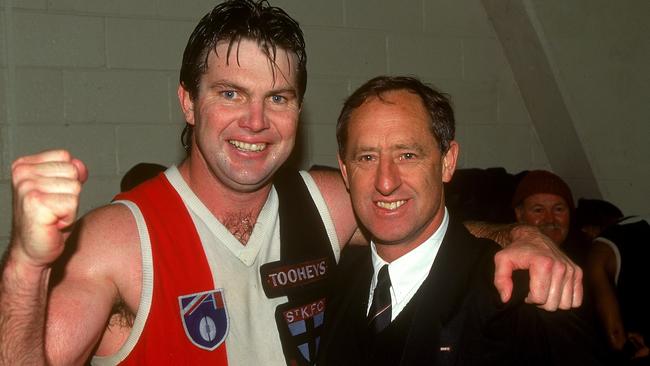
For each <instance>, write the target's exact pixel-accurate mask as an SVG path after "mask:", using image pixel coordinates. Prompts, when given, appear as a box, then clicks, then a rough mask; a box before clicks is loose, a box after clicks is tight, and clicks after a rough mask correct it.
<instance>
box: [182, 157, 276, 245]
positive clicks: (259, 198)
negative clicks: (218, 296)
mask: <svg viewBox="0 0 650 366" xmlns="http://www.w3.org/2000/svg"><path fill="white" fill-rule="evenodd" d="M202 165H204V164H201V163H199V164H193V163H192V162H191V161H190V159H186V160H185V161H184V162H183V163H182V164H181V165H180V166H179V167H178V170H179V171H180V173H181V176H182V177H183V179H184V180H185V181H186V182H187V184H188V186H189V187H190V188H191V189H192V191H193V192H194V194H196V196H197V197H198V198H199V199H200V200H201V202H202V203H203V204H204V205H205V206H206V207H207V208H208V210H210V212H211V213H212V214H213V215H214V216H215V217H216V218H217V220H219V222H221V223H222V224H223V225H224V226H225V227H226V228H227V229H228V230H229V231H230V232H231V233H232V234H233V236H234V237H235V238H237V240H239V241H240V242H241V243H242V244H244V245H246V243H247V242H248V239H249V238H250V235H251V234H252V232H253V228H254V226H255V223H256V222H257V217H258V216H259V214H260V211H262V207H264V204H265V203H266V200H267V198H268V195H269V192H270V191H271V183H269V184H267V185H265V186H263V187H261V188H260V189H257V190H255V191H250V192H240V191H237V190H235V189H232V188H230V187H228V186H226V185H225V184H223V182H221V181H220V180H219V179H218V178H217V177H215V176H214V175H213V174H212V173H211V172H210V171H209V170H208V169H207V167H205V166H202Z"/></svg>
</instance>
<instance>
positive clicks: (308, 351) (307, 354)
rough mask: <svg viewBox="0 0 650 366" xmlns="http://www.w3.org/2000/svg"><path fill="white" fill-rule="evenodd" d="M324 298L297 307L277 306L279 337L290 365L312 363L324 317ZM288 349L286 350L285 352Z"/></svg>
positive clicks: (316, 351)
mask: <svg viewBox="0 0 650 366" xmlns="http://www.w3.org/2000/svg"><path fill="white" fill-rule="evenodd" d="M325 303H326V300H325V298H322V299H318V300H316V301H314V302H310V303H307V304H304V305H301V306H298V307H294V308H291V307H288V306H287V305H289V304H285V306H283V307H278V312H277V313H276V316H277V317H278V318H279V319H277V320H278V321H279V323H280V324H283V325H284V326H281V327H280V338H281V339H282V344H283V346H285V347H286V346H288V347H286V348H285V357H286V358H287V360H288V361H289V364H290V365H313V363H314V362H315V355H316V354H317V353H318V346H319V344H320V337H321V334H322V331H323V323H324V318H325ZM287 351H288V352H287Z"/></svg>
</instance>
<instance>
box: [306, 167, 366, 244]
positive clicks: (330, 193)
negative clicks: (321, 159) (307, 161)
mask: <svg viewBox="0 0 650 366" xmlns="http://www.w3.org/2000/svg"><path fill="white" fill-rule="evenodd" d="M309 174H310V175H311V176H312V178H313V179H314V182H315V183H316V185H317V186H318V189H319V190H320V192H321V194H322V195H323V199H325V203H326V204H327V208H328V210H329V212H330V216H331V217H332V220H334V227H335V228H336V234H337V236H338V239H339V243H340V245H341V247H344V246H345V245H346V244H347V243H348V242H349V241H350V238H352V235H353V234H354V233H355V232H356V230H357V222H356V220H355V218H354V214H353V212H352V203H351V202H350V195H349V194H348V191H347V188H346V187H345V182H344V181H343V178H342V177H341V173H340V172H339V171H338V170H336V169H312V170H310V171H309Z"/></svg>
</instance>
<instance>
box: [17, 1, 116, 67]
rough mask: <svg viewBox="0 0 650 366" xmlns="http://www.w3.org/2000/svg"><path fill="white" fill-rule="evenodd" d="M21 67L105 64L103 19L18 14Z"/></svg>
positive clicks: (30, 13)
mask: <svg viewBox="0 0 650 366" xmlns="http://www.w3.org/2000/svg"><path fill="white" fill-rule="evenodd" d="M13 21H14V38H15V40H14V44H15V46H16V47H15V55H14V57H15V60H16V64H17V65H23V66H48V67H55V66H69V67H99V66H103V65H104V20H103V19H102V18H100V17H90V16H74V15H58V14H43V13H33V12H29V13H28V12H14V16H13Z"/></svg>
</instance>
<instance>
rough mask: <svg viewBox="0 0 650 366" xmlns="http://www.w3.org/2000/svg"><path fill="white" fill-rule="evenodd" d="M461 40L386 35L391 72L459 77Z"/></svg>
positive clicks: (460, 69)
mask: <svg viewBox="0 0 650 366" xmlns="http://www.w3.org/2000/svg"><path fill="white" fill-rule="evenodd" d="M461 45H462V44H461V42H460V41H459V40H458V39H454V38H434V37H420V36H412V35H396V36H389V37H388V68H389V72H390V73H391V74H400V75H417V76H419V77H421V78H423V77H434V78H456V79H460V78H462V70H463V68H462V67H463V63H462V48H461Z"/></svg>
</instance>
